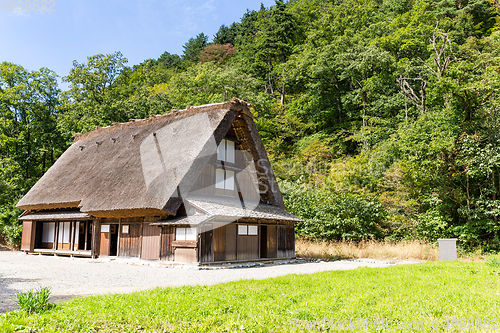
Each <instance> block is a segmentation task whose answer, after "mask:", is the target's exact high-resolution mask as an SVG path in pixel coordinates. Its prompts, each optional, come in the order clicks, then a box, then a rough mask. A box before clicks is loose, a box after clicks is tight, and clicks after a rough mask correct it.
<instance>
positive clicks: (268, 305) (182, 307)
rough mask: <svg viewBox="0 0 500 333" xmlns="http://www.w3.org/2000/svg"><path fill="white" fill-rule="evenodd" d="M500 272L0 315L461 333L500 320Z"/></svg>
mask: <svg viewBox="0 0 500 333" xmlns="http://www.w3.org/2000/svg"><path fill="white" fill-rule="evenodd" d="M499 263H500V261H499ZM497 266H500V264H498V265H497ZM499 274H500V268H499V267H490V266H488V265H486V264H485V263H484V262H427V263H423V264H416V265H399V266H391V267H388V268H377V269H375V268H360V269H356V270H354V271H332V272H323V273H317V274H311V275H288V276H284V277H279V278H273V279H267V280H260V281H256V280H248V281H239V282H231V283H225V284H219V285H215V286H203V287H201V286H200V287H181V288H165V289H154V290H150V291H144V292H136V293H133V294H127V295H108V296H96V297H85V298H77V299H74V300H71V301H68V302H64V303H60V304H58V305H57V306H55V307H54V308H53V309H51V310H49V311H48V312H45V313H42V314H35V315H31V316H28V315H25V314H22V313H21V312H18V311H16V312H11V313H8V314H3V315H0V332H14V331H24V332H59V331H61V332H213V331H215V332H270V331H272V332H289V331H310V330H309V329H308V327H309V328H312V327H313V326H314V327H316V329H315V330H316V331H317V330H318V327H319V326H318V325H319V323H314V322H315V321H319V320H323V319H325V318H326V319H328V324H327V323H326V322H325V323H324V324H323V325H324V326H325V328H326V325H328V326H330V325H331V326H335V325H336V326H337V327H341V326H339V325H340V324H339V323H337V322H345V323H344V328H345V329H346V330H347V329H348V328H350V330H351V331H354V330H356V331H380V330H377V329H376V327H372V328H370V327H368V325H370V324H373V325H380V324H381V323H382V322H383V324H382V325H389V323H390V324H392V327H393V328H392V329H390V330H389V331H401V330H399V329H398V325H399V328H402V327H406V328H407V329H408V331H410V328H412V329H413V331H416V330H424V331H429V321H431V325H436V324H437V325H438V326H437V328H438V331H444V330H445V328H446V327H445V325H446V324H451V323H454V324H455V325H454V326H453V329H452V330H451V331H459V330H460V327H459V325H460V320H461V319H467V320H469V318H473V319H474V320H476V321H474V325H475V326H474V327H475V328H480V327H482V328H484V327H485V326H484V325H485V324H486V323H488V325H489V326H487V327H491V325H495V323H496V321H497V318H499V319H500V295H499V293H500V277H499ZM357 318H362V319H364V320H366V322H363V321H362V320H358V322H357V324H356V323H355V322H353V320H356V319H357ZM454 318H455V319H456V321H455V322H453V319H454ZM346 321H351V324H347V322H346ZM436 321H437V322H436ZM466 324H468V325H469V331H472V330H470V328H471V327H472V326H471V323H470V322H467V323H466V322H465V321H463V322H462V325H466ZM348 325H352V326H348ZM354 325H358V326H354ZM387 327H389V326H387ZM465 327H466V326H463V327H462V328H465ZM495 327H496V328H497V329H498V328H500V323H499V324H496V326H495ZM404 331H406V329H405V330H404ZM474 331H478V330H477V329H474Z"/></svg>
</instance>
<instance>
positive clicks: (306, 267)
mask: <svg viewBox="0 0 500 333" xmlns="http://www.w3.org/2000/svg"><path fill="white" fill-rule="evenodd" d="M406 263H411V262H406ZM360 266H368V267H386V266H389V263H387V262H381V261H374V260H368V261H358V262H349V261H336V262H318V263H303V264H293V265H292V264H289V265H275V266H264V267H254V268H239V269H217V270H199V269H197V268H195V267H191V268H186V267H184V268H171V267H170V268H169V267H165V266H161V265H159V264H158V262H148V261H142V260H136V259H128V260H113V261H110V260H104V259H102V260H101V259H98V260H91V259H84V258H65V257H53V256H39V255H27V254H24V253H21V252H12V251H0V312H6V311H11V310H13V309H15V308H16V307H15V304H14V303H13V301H12V298H13V297H14V295H15V294H16V293H17V292H19V291H26V290H29V289H32V288H38V287H45V286H50V287H51V288H52V294H53V295H54V298H53V299H54V300H63V299H69V298H72V297H75V296H83V295H96V294H105V293H128V292H133V291H136V290H142V289H151V288H155V287H168V286H183V285H210V284H216V283H221V282H228V281H235V280H241V279H265V278H269V277H276V276H281V275H287V274H308V273H315V272H320V271H327V270H349V269H355V268H357V267H360Z"/></svg>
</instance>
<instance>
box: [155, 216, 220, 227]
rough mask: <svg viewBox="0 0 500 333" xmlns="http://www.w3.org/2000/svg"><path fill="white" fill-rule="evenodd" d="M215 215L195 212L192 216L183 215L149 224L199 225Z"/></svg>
mask: <svg viewBox="0 0 500 333" xmlns="http://www.w3.org/2000/svg"><path fill="white" fill-rule="evenodd" d="M212 217H213V216H210V215H205V214H195V215H191V216H181V217H178V218H175V219H168V220H159V221H156V222H153V223H150V224H149V225H155V226H164V225H165V226H167V225H199V224H202V223H203V222H206V221H208V220H210V219H212Z"/></svg>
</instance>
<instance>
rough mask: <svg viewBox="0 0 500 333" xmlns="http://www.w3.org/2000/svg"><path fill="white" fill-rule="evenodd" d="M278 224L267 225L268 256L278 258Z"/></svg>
mask: <svg viewBox="0 0 500 333" xmlns="http://www.w3.org/2000/svg"><path fill="white" fill-rule="evenodd" d="M276 228H277V227H276V226H275V225H268V226H267V258H277V257H278V248H277V246H276Z"/></svg>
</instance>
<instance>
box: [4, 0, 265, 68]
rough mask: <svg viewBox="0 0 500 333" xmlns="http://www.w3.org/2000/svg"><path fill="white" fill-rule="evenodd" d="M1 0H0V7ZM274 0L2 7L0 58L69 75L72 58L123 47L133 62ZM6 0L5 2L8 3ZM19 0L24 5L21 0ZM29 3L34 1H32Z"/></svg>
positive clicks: (178, 48)
mask: <svg viewBox="0 0 500 333" xmlns="http://www.w3.org/2000/svg"><path fill="white" fill-rule="evenodd" d="M3 2H4V0H0V5H1V4H2V3H3ZM261 2H262V3H263V4H264V5H265V6H266V7H269V6H271V5H273V4H274V0H258V1H254V0H246V1H234V0H201V1H180V0H164V1H157V0H135V1H133V0H121V1H118V0H100V1H99V0H55V1H47V3H50V6H53V7H52V9H53V10H54V11H53V12H40V11H39V12H33V11H30V12H27V11H10V10H9V9H8V8H7V9H6V10H4V9H0V31H1V33H0V62H1V61H9V62H13V63H16V64H19V65H21V66H23V67H24V68H26V69H28V70H37V69H39V68H41V67H48V68H49V69H51V70H53V71H55V72H56V73H57V74H58V75H59V76H65V75H67V74H68V72H69V70H70V69H71V67H72V63H73V60H76V61H78V62H85V61H86V59H87V56H90V55H94V54H98V53H103V54H109V53H114V52H115V51H121V52H122V53H123V55H124V56H125V57H126V58H127V59H128V60H129V62H128V65H129V66H132V65H135V64H138V63H141V62H142V61H143V60H145V59H149V58H158V57H159V56H160V55H161V54H162V53H163V52H165V51H168V52H170V53H177V54H179V55H181V54H182V52H183V48H182V45H183V44H184V43H186V42H187V41H188V39H189V38H191V37H194V36H196V35H197V34H199V33H200V32H203V33H205V34H207V35H208V36H210V37H211V38H213V35H215V33H216V32H217V30H218V29H219V27H220V26H221V25H222V24H225V25H229V24H231V23H233V22H234V21H239V19H240V18H241V17H242V16H243V14H244V13H245V12H246V10H247V9H250V10H253V9H255V10H258V9H259V8H260V4H261ZM8 3H9V1H7V5H8ZM23 3H25V2H24V1H23ZM31 3H33V1H31Z"/></svg>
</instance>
